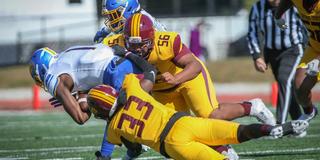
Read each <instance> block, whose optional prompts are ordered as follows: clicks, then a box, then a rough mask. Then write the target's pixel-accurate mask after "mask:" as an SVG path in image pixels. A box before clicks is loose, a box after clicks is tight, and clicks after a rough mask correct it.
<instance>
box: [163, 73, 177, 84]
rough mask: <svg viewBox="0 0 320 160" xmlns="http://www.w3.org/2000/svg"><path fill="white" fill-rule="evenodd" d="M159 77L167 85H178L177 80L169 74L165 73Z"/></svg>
mask: <svg viewBox="0 0 320 160" xmlns="http://www.w3.org/2000/svg"><path fill="white" fill-rule="evenodd" d="M161 76H162V79H163V80H164V81H165V82H167V83H169V84H172V85H177V84H179V82H178V81H177V79H176V78H175V77H174V76H173V75H172V74H171V73H169V72H165V73H163V74H162V75H161Z"/></svg>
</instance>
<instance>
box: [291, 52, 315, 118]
mask: <svg viewBox="0 0 320 160" xmlns="http://www.w3.org/2000/svg"><path fill="white" fill-rule="evenodd" d="M317 56H318V55H317V54H316V51H315V50H314V49H313V48H312V47H310V46H307V48H306V50H305V54H304V56H303V58H302V60H301V62H300V65H299V67H298V69H297V71H296V77H295V78H296V79H295V87H296V90H297V92H296V93H297V99H298V102H299V104H300V105H301V106H302V107H303V110H304V113H305V114H304V115H302V117H301V119H306V120H311V119H312V118H314V117H315V116H316V114H317V109H316V107H315V106H314V104H313V103H312V101H311V98H312V94H311V90H312V88H313V87H314V86H315V84H316V83H317V81H318V80H319V73H318V74H314V73H307V67H308V63H310V62H311V61H312V60H313V59H315V58H317ZM315 68H317V67H315ZM299 119H300V118H299Z"/></svg>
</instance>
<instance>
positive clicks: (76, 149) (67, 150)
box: [0, 146, 320, 160]
mask: <svg viewBox="0 0 320 160" xmlns="http://www.w3.org/2000/svg"><path fill="white" fill-rule="evenodd" d="M99 147H100V146H85V147H61V148H42V149H17V150H0V153H12V152H40V153H38V154H41V155H46V154H48V153H51V154H52V153H78V152H83V151H94V150H97V149H99ZM311 151H320V147H315V148H301V149H285V150H264V151H250V152H238V154H239V155H240V156H248V155H259V154H281V153H304V152H311ZM162 158H163V157H162V156H150V157H141V158H138V159H139V160H146V159H162ZM9 159H10V158H9ZM19 159H28V158H26V157H21V158H19ZM73 159H74V160H76V159H79V157H74V158H67V159H50V160H73ZM118 159H121V158H113V160H118ZM0 160H2V159H1V158H0Z"/></svg>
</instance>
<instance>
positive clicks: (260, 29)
mask: <svg viewBox="0 0 320 160" xmlns="http://www.w3.org/2000/svg"><path fill="white" fill-rule="evenodd" d="M273 10H274V7H272V6H271V5H270V4H269V3H268V1H267V0H260V1H258V2H257V3H255V4H254V5H253V6H252V8H251V11H250V15H249V31H248V35H247V40H248V46H249V49H250V54H251V55H252V56H253V58H254V59H256V58H258V57H259V54H260V52H261V51H260V42H259V34H260V33H261V35H262V36H263V37H262V38H263V40H264V47H265V48H267V49H272V50H284V49H287V48H290V47H291V46H293V45H296V44H299V43H303V33H302V32H304V31H303V30H305V28H304V26H303V24H302V22H301V20H300V18H299V16H298V13H297V9H296V8H294V7H292V8H291V9H289V10H287V11H286V12H285V13H284V14H283V17H282V18H283V19H284V20H285V22H286V24H287V25H288V28H287V29H285V30H281V29H280V28H279V27H278V26H277V24H276V23H275V19H274V18H273Z"/></svg>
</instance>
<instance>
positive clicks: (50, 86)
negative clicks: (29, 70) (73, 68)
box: [44, 74, 60, 97]
mask: <svg viewBox="0 0 320 160" xmlns="http://www.w3.org/2000/svg"><path fill="white" fill-rule="evenodd" d="M59 83H60V79H59V77H58V76H55V75H53V74H47V75H46V76H45V79H44V86H45V88H46V89H47V90H48V92H49V93H50V94H51V95H52V96H53V97H55V96H56V90H57V86H58V84H59Z"/></svg>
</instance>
